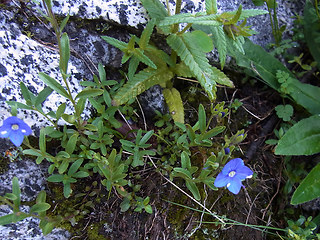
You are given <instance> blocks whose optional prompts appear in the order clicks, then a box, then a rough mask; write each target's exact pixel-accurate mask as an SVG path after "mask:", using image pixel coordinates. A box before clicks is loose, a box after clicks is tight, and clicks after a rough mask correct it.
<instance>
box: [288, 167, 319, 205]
mask: <svg viewBox="0 0 320 240" xmlns="http://www.w3.org/2000/svg"><path fill="white" fill-rule="evenodd" d="M319 174H320V164H318V165H316V166H315V167H314V168H313V169H312V170H311V172H310V173H309V174H308V175H307V176H306V177H305V179H303V181H302V182H301V184H300V185H299V187H298V188H297V189H296V190H295V192H294V193H293V196H292V199H291V202H290V203H291V204H293V205H297V204H301V203H304V202H308V201H311V200H313V199H315V198H318V197H320V178H319Z"/></svg>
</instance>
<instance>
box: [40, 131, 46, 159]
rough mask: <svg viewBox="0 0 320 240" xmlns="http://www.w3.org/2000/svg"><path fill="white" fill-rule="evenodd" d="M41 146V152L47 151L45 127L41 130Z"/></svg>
mask: <svg viewBox="0 0 320 240" xmlns="http://www.w3.org/2000/svg"><path fill="white" fill-rule="evenodd" d="M39 148H40V151H41V152H43V153H45V152H46V129H45V128H41V130H40V136H39Z"/></svg>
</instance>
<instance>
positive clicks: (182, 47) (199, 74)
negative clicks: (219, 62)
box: [167, 33, 216, 100]
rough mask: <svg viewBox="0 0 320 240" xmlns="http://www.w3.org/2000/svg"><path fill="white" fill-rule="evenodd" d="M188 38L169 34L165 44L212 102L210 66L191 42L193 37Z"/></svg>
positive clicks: (213, 89)
mask: <svg viewBox="0 0 320 240" xmlns="http://www.w3.org/2000/svg"><path fill="white" fill-rule="evenodd" d="M190 36H191V34H190V33H185V34H183V35H182V36H181V35H175V34H171V35H170V36H169V37H168V38H167V43H168V44H169V46H170V47H171V48H172V49H173V50H174V51H176V52H177V54H178V56H179V57H180V58H181V60H182V61H183V62H184V63H185V64H186V65H187V66H188V67H189V68H190V70H191V71H192V72H193V73H194V75H195V76H196V78H197V79H198V81H199V83H200V84H201V86H202V87H203V88H204V90H205V91H206V92H207V93H208V95H209V98H210V99H211V100H214V99H215V93H216V83H215V81H214V78H213V76H212V74H213V73H212V70H211V66H210V64H209V61H208V59H207V57H206V54H205V53H204V52H202V51H201V50H200V49H199V48H198V46H197V43H195V42H193V37H190Z"/></svg>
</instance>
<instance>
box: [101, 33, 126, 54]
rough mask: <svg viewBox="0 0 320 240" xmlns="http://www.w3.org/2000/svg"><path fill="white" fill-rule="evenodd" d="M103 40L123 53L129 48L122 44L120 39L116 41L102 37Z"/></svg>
mask: <svg viewBox="0 0 320 240" xmlns="http://www.w3.org/2000/svg"><path fill="white" fill-rule="evenodd" d="M101 38H102V39H103V40H105V41H106V42H107V43H109V44H111V45H112V46H114V47H116V48H119V49H120V50H121V51H122V52H125V51H126V49H127V48H128V44H127V43H125V42H122V41H120V40H118V39H115V38H113V37H108V36H102V37H101Z"/></svg>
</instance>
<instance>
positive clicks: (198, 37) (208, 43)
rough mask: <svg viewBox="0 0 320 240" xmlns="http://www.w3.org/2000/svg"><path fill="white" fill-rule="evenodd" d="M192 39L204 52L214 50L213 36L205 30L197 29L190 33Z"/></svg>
mask: <svg viewBox="0 0 320 240" xmlns="http://www.w3.org/2000/svg"><path fill="white" fill-rule="evenodd" d="M189 38H190V40H191V41H192V42H193V43H195V44H196V45H198V47H199V49H200V50H201V51H202V52H205V53H208V52H211V51H212V50H213V43H212V40H211V38H210V37H209V36H208V35H207V34H206V33H205V32H203V31H200V30H195V31H192V32H191V34H190V35H189Z"/></svg>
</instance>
